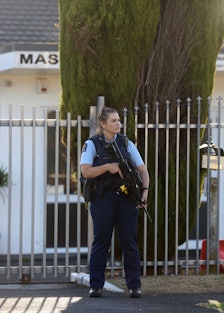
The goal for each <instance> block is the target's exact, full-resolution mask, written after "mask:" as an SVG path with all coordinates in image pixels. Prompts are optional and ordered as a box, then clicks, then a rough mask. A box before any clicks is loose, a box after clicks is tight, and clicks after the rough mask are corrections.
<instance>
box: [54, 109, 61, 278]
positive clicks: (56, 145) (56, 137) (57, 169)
mask: <svg viewBox="0 0 224 313" xmlns="http://www.w3.org/2000/svg"><path fill="white" fill-rule="evenodd" d="M59 129H60V128H59V110H56V126H55V203H54V276H55V277H57V265H58V252H57V249H58V174H59Z"/></svg>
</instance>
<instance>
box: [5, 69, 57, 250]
mask: <svg viewBox="0 0 224 313" xmlns="http://www.w3.org/2000/svg"><path fill="white" fill-rule="evenodd" d="M39 74H40V73H38V74H37V73H35V72H33V73H30V74H26V73H23V74H21V73H19V72H16V73H10V72H7V73H1V74H0V118H1V119H3V118H4V119H8V118H9V104H11V105H12V117H13V118H15V119H16V118H20V117H21V104H22V105H23V110H24V118H25V119H31V118H32V117H33V107H36V117H37V118H44V108H52V109H56V108H58V106H59V97H60V83H59V75H58V73H57V72H55V71H53V73H52V74H50V73H48V74H45V75H43V74H41V75H39ZM39 77H44V78H46V79H47V85H46V86H47V91H46V93H43V94H38V93H37V90H36V87H37V78H39ZM43 139H44V136H43V129H41V128H40V127H37V128H36V146H35V149H36V152H35V168H36V177H35V185H36V188H35V190H36V193H35V243H34V250H35V253H41V252H43V205H44V197H43V196H44V189H43V186H44V184H43V182H44V181H43V179H44V176H43V175H44V168H43V164H44V162H43V160H44V153H43V152H44V151H43V142H44V141H43ZM12 142H13V145H12V197H11V210H12V211H11V230H12V231H11V251H10V252H11V253H12V254H16V253H18V252H19V242H20V237H19V234H20V229H19V227H20V222H19V221H20V217H21V216H23V218H25V219H24V220H25V221H24V222H23V225H22V228H23V240H22V252H23V253H24V254H26V253H30V251H31V212H32V183H33V180H32V162H33V155H32V128H31V127H29V128H28V127H25V129H24V151H25V153H24V158H25V159H24V172H23V190H24V196H23V198H22V197H21V194H22V193H21V163H20V162H21V161H20V152H19V151H20V148H21V145H22V144H23V142H22V141H21V132H20V129H19V128H17V127H13V130H12ZM0 165H3V166H4V167H5V168H6V169H8V167H9V129H8V128H7V127H0ZM4 198H5V201H3V200H2V199H1V198H0V216H1V218H0V254H5V253H7V245H8V241H7V238H8V233H7V229H8V223H9V219H8V203H9V199H8V191H7V189H6V190H5V192H4ZM21 208H22V210H21ZM20 210H21V211H20ZM21 212H22V214H21Z"/></svg>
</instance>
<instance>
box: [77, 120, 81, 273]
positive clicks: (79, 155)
mask: <svg viewBox="0 0 224 313" xmlns="http://www.w3.org/2000/svg"><path fill="white" fill-rule="evenodd" d="M77 143H78V148H77V175H78V179H79V177H80V176H81V170H80V160H81V116H80V115H79V116H78V128H77ZM77 192H78V195H79V197H80V195H81V185H80V183H79V184H78V190H77ZM80 251H81V199H80V198H78V203H77V271H78V273H79V272H80V268H81V255H80Z"/></svg>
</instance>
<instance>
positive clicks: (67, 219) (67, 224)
mask: <svg viewBox="0 0 224 313" xmlns="http://www.w3.org/2000/svg"><path fill="white" fill-rule="evenodd" d="M78 144H79V140H78ZM70 148H71V113H67V145H66V207H65V214H66V217H65V249H66V251H65V266H66V274H65V276H66V277H68V275H69V230H70V227H69V220H70V203H69V198H70V175H71V171H70V167H71V164H70V163H71V162H70V159H71V156H70V154H71V149H70ZM78 177H79V176H78ZM78 194H79V190H78Z"/></svg>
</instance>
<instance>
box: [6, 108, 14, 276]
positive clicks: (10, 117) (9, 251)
mask: <svg viewBox="0 0 224 313" xmlns="http://www.w3.org/2000/svg"><path fill="white" fill-rule="evenodd" d="M9 121H10V123H9V177H8V178H9V180H8V232H7V235H8V238H7V279H10V267H11V226H12V145H13V141H12V124H11V121H12V105H11V104H10V105H9Z"/></svg>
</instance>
